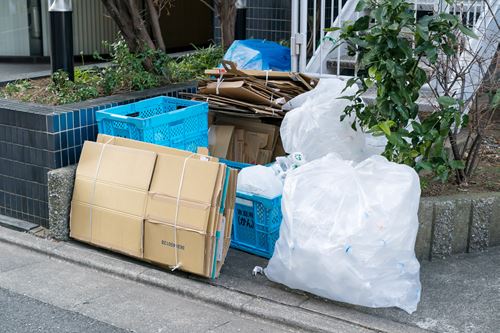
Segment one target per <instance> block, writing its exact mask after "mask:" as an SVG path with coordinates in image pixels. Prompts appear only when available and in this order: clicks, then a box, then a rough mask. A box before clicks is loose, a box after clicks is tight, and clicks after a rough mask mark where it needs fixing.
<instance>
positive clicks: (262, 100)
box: [183, 61, 317, 118]
mask: <svg viewBox="0 0 500 333" xmlns="http://www.w3.org/2000/svg"><path fill="white" fill-rule="evenodd" d="M223 65H224V68H222V69H214V70H208V71H206V72H205V73H206V74H208V75H210V76H211V77H212V79H208V80H202V81H200V82H199V85H198V93H197V94H187V93H186V94H183V95H184V96H185V97H190V98H193V99H196V100H201V101H207V102H208V103H209V106H210V110H211V111H215V112H219V113H226V114H232V115H238V116H243V117H250V118H252V117H256V118H260V117H274V118H283V116H284V112H283V111H282V109H281V107H282V105H283V104H285V103H286V102H287V101H289V100H290V99H292V98H293V97H295V96H297V95H300V94H302V93H304V92H306V91H309V90H311V89H313V88H314V87H315V86H316V84H317V79H313V78H311V77H308V76H307V75H304V74H301V73H289V72H273V71H256V70H238V69H237V68H236V65H235V64H234V63H232V62H228V61H223Z"/></svg>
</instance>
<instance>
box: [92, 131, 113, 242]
mask: <svg viewBox="0 0 500 333" xmlns="http://www.w3.org/2000/svg"><path fill="white" fill-rule="evenodd" d="M114 139H115V138H114V137H112V138H110V139H109V140H108V141H106V142H105V143H103V144H102V148H101V152H100V154H99V159H98V160H97V167H96V170H95V175H94V182H93V184H92V196H91V197H90V216H89V223H90V240H91V241H92V214H93V212H92V210H93V208H94V198H95V187H96V183H97V176H98V175H99V169H100V168H101V160H102V155H104V149H105V148H106V146H107V145H108V143H110V142H111V141H113V140H114Z"/></svg>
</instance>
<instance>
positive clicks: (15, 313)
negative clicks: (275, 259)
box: [0, 243, 291, 333]
mask: <svg viewBox="0 0 500 333" xmlns="http://www.w3.org/2000/svg"><path fill="white" fill-rule="evenodd" d="M5 298H7V299H5ZM7 301H8V303H7ZM7 304H8V305H7ZM0 309H1V310H0V323H1V324H0V332H22V333H25V332H58V333H59V332H82V333H87V332H106V333H107V332H117V333H118V332H120V333H121V332H126V331H133V332H139V333H150V332H190V333H191V332H236V331H238V332H244V333H245V332H246V333H253V332H279V333H286V332H290V331H291V329H290V328H285V327H283V326H279V325H276V324H272V323H266V322H264V321H262V320H258V319H256V318H250V317H248V316H244V315H242V314H239V313H235V312H232V311H229V310H226V309H223V308H220V307H217V306H214V305H211V304H205V303H202V302H199V301H196V300H193V299H188V298H186V297H182V296H180V295H176V294H174V293H171V292H168V291H165V290H162V289H160V288H156V287H152V286H149V285H144V284H141V283H138V282H137V281H130V280H127V279H121V278H118V277H114V276H111V275H109V274H106V273H103V272H99V271H95V270H92V269H89V268H86V267H82V266H77V265H75V264H71V263H67V262H64V261H60V260H54V259H50V258H49V257H47V256H45V255H41V254H39V253H34V252H32V251H29V250H27V249H23V248H19V247H17V246H15V245H10V244H5V243H0Z"/></svg>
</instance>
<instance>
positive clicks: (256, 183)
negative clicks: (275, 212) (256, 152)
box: [237, 165, 283, 199]
mask: <svg viewBox="0 0 500 333" xmlns="http://www.w3.org/2000/svg"><path fill="white" fill-rule="evenodd" d="M237 191H238V192H246V193H250V194H256V195H260V196H263V197H266V198H269V199H272V198H275V197H277V196H279V195H281V193H282V191H283V183H282V182H281V179H280V177H279V175H277V174H276V173H275V172H274V170H273V169H272V168H270V167H265V166H263V165H255V166H251V167H247V168H243V169H241V171H240V172H239V173H238V182H237Z"/></svg>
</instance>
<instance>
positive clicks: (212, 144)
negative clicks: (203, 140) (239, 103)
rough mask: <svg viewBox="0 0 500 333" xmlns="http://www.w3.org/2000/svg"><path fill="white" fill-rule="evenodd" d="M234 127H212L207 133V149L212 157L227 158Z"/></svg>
mask: <svg viewBox="0 0 500 333" xmlns="http://www.w3.org/2000/svg"><path fill="white" fill-rule="evenodd" d="M233 132H234V126H219V125H212V126H210V130H209V131H208V148H209V150H210V154H211V155H212V156H217V157H220V158H227V156H228V152H229V146H230V144H231V139H232V137H233Z"/></svg>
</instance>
